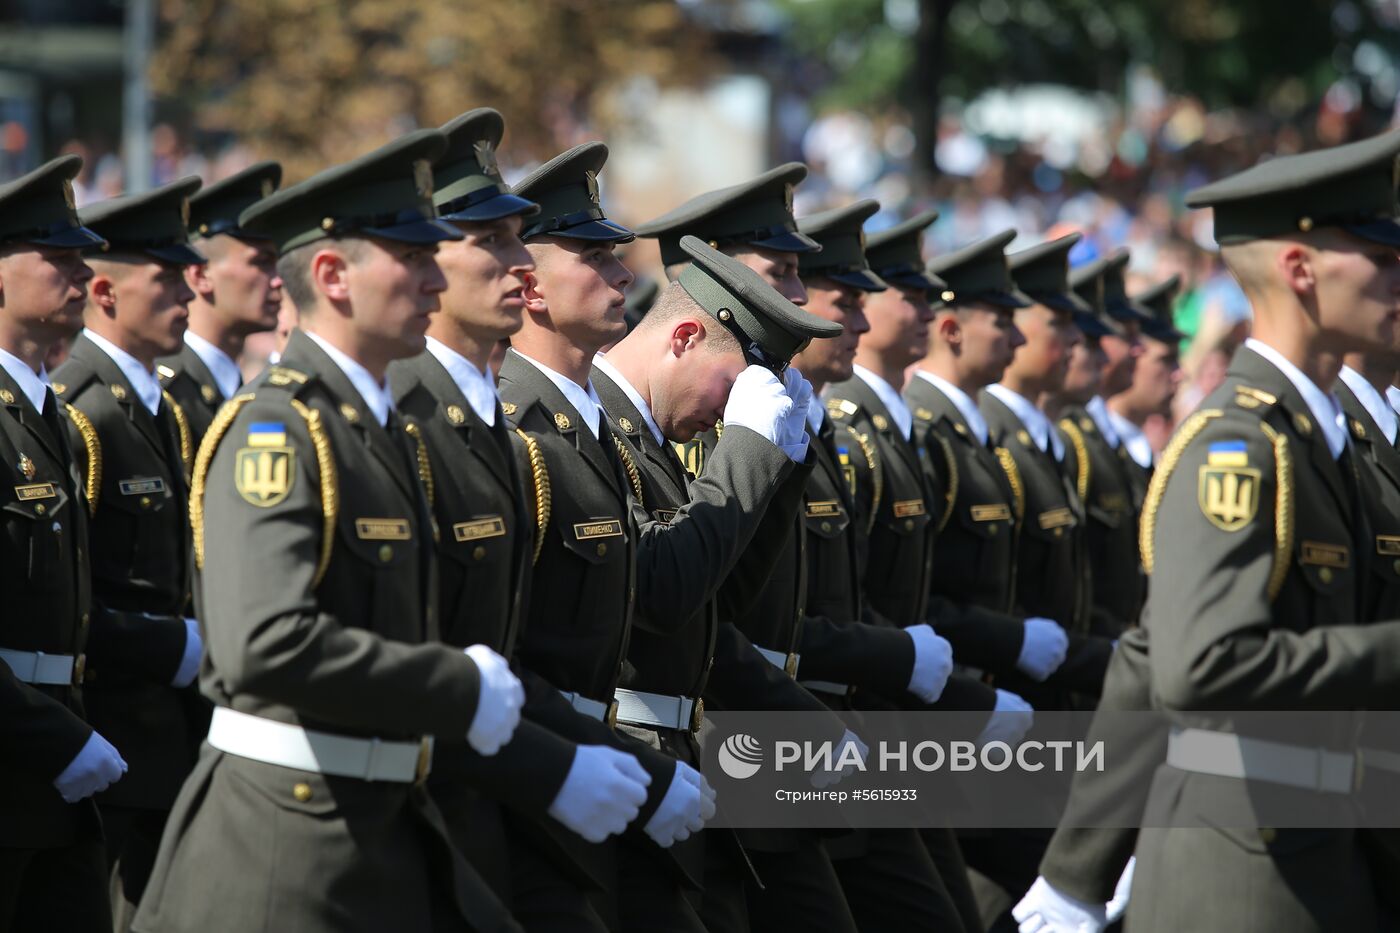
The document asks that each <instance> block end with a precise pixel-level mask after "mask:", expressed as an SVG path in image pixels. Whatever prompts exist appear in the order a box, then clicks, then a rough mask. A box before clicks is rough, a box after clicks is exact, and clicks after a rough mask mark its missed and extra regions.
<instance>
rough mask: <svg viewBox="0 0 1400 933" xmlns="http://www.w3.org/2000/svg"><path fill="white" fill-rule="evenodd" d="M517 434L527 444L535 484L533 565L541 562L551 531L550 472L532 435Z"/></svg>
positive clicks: (519, 431) (520, 432) (526, 449)
mask: <svg viewBox="0 0 1400 933" xmlns="http://www.w3.org/2000/svg"><path fill="white" fill-rule="evenodd" d="M515 433H516V434H519V435H520V439H521V440H523V441H524V442H525V453H526V454H527V455H528V456H529V458H530V473H531V474H532V475H533V477H534V483H535V556H534V557H533V558H532V559H531V561H530V562H531V563H535V564H537V563H539V562H540V552H541V551H543V550H544V535H545V531H547V530H548V529H549V513H550V508H551V504H552V503H551V497H550V487H549V470H547V469H545V465H544V454H543V453H542V452H541V451H540V445H539V443H538V442H537V441H536V440H535V439H534V438H533V437H531V436H530V435H528V434H526V433H525V432H524V431H522V430H520V429H519V428H516V429H515Z"/></svg>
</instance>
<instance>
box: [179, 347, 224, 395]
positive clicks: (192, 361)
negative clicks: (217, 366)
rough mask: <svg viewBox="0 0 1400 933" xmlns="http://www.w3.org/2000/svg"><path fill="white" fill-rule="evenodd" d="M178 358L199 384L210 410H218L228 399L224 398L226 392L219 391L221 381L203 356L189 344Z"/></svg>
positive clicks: (200, 391)
mask: <svg viewBox="0 0 1400 933" xmlns="http://www.w3.org/2000/svg"><path fill="white" fill-rule="evenodd" d="M176 358H177V360H178V361H179V363H180V368H181V369H183V370H184V371H185V373H186V374H187V375H188V376H189V377H190V378H191V379H193V380H194V381H195V382H196V383H197V384H198V385H199V393H200V397H201V399H202V400H203V401H204V402H205V403H206V404H207V405H208V406H209V409H210V411H217V410H218V408H219V406H220V405H222V404H223V403H224V402H225V401H227V399H225V398H224V393H222V392H220V391H219V383H218V381H217V380H216V379H215V378H214V374H213V373H212V372H210V370H209V367H208V366H206V365H204V360H203V358H202V357H200V355H199V354H198V353H196V352H194V347H192V346H190V345H189V344H185V345H184V346H182V347H181V348H180V352H179V353H177V354H176ZM210 393H212V395H211V394H210ZM211 399H212V400H211Z"/></svg>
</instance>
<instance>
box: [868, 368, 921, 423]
mask: <svg viewBox="0 0 1400 933" xmlns="http://www.w3.org/2000/svg"><path fill="white" fill-rule="evenodd" d="M855 374H856V375H857V376H859V377H860V380H861V382H864V383H865V384H866V385H868V386H870V389H871V391H872V392H874V393H875V394H876V395H877V396H879V397H880V401H882V402H884V403H885V409H886V410H887V411H888V412H889V413H890V417H891V418H893V419H894V423H895V427H897V428H899V434H900V436H901V437H903V438H904V439H905V440H906V441H907V440H909V437H910V435H911V434H912V433H913V431H914V414H913V412H911V411H910V410H909V406H908V405H906V404H904V399H903V398H901V397H900V394H899V393H898V392H896V391H895V389H894V386H892V385H890V384H889V383H888V382H886V381H885V380H884V379H882V378H881V377H880V376H877V375H876V374H875V373H873V372H871V371H870V370H868V369H866V368H865V367H864V366H861V365H859V364H857V365H856V366H855Z"/></svg>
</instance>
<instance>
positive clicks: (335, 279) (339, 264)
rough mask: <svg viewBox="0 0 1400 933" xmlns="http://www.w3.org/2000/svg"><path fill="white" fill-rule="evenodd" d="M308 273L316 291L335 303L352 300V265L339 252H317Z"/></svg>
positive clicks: (328, 250) (323, 250) (331, 250)
mask: <svg viewBox="0 0 1400 933" xmlns="http://www.w3.org/2000/svg"><path fill="white" fill-rule="evenodd" d="M308 271H309V272H310V278H311V282H312V284H313V285H314V286H315V288H316V291H318V292H320V293H321V294H323V295H325V296H326V297H327V298H329V299H330V300H331V301H334V302H344V301H348V300H349V299H350V264H349V262H347V261H346V258H345V257H344V256H343V255H341V253H340V252H339V251H337V250H335V249H321V250H317V251H316V254H315V255H314V256H312V257H311V262H310V269H309V270H308Z"/></svg>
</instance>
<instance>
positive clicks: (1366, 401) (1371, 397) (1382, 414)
mask: <svg viewBox="0 0 1400 933" xmlns="http://www.w3.org/2000/svg"><path fill="white" fill-rule="evenodd" d="M1342 381H1343V382H1345V383H1346V384H1347V388H1349V389H1351V391H1352V392H1353V393H1355V394H1356V399H1357V401H1359V402H1360V403H1361V405H1362V407H1364V408H1365V409H1366V411H1367V412H1368V413H1370V415H1371V419H1372V420H1373V421H1375V422H1376V426H1377V427H1378V428H1380V429H1381V433H1382V434H1384V435H1385V439H1386V440H1387V441H1389V442H1390V444H1391V446H1394V445H1395V433H1396V430H1397V429H1398V428H1400V419H1397V418H1396V417H1395V409H1393V408H1391V407H1390V405H1388V404H1387V403H1386V400H1385V399H1383V398H1381V394H1380V393H1379V392H1377V391H1376V387H1375V386H1373V385H1371V383H1369V382H1367V381H1366V377H1365V376H1363V375H1361V374H1360V373H1359V372H1357V371H1356V370H1354V369H1352V368H1351V367H1350V366H1343V367H1342Z"/></svg>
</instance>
